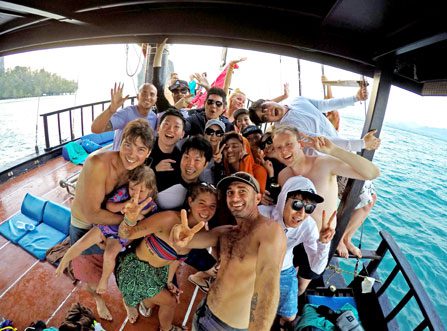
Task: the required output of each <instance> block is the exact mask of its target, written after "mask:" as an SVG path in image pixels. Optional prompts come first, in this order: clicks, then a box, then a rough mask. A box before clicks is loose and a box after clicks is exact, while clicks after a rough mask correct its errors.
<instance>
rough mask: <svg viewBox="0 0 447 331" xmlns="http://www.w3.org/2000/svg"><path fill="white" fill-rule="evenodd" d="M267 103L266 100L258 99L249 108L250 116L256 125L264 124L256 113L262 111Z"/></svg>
mask: <svg viewBox="0 0 447 331" xmlns="http://www.w3.org/2000/svg"><path fill="white" fill-rule="evenodd" d="M265 101H266V100H265V99H258V100H256V101H255V102H253V103H252V104H251V105H250V107H249V108H248V114H249V115H250V120H251V121H252V122H253V123H254V124H256V125H259V124H262V123H264V122H263V121H262V119H261V118H260V117H259V116H258V114H256V111H258V110H261V106H262V104H263V103H264V102H265Z"/></svg>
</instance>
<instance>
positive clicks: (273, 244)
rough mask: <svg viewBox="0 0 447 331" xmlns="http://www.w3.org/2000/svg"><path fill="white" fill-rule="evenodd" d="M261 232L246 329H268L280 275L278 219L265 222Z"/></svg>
mask: <svg viewBox="0 0 447 331" xmlns="http://www.w3.org/2000/svg"><path fill="white" fill-rule="evenodd" d="M261 231H263V233H262V235H261V236H260V243H259V248H258V257H257V263H256V280H255V288H254V291H253V296H252V299H251V307H250V324H249V326H248V329H249V330H256V331H258V330H270V328H271V326H272V324H273V320H274V318H275V315H276V311H277V309H278V302H279V276H280V273H281V266H282V263H283V259H284V254H285V252H286V237H285V235H284V232H283V231H282V229H281V227H280V226H279V225H278V224H277V223H270V224H268V225H265V228H264V229H262V230H261Z"/></svg>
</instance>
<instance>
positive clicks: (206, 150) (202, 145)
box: [181, 134, 213, 162]
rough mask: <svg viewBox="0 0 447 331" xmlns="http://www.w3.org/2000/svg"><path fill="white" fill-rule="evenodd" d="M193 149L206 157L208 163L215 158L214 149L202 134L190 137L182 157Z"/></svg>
mask: <svg viewBox="0 0 447 331" xmlns="http://www.w3.org/2000/svg"><path fill="white" fill-rule="evenodd" d="M191 149H195V150H197V151H199V152H200V154H201V155H203V156H205V160H206V162H209V161H210V160H211V158H212V157H213V148H212V147H211V143H210V142H209V141H208V140H206V139H205V138H204V137H203V136H202V135H201V134H198V135H195V136H191V137H188V138H187V139H186V140H185V142H184V143H183V146H182V150H181V155H182V156H183V154H185V153H188V152H189V151H190V150H191Z"/></svg>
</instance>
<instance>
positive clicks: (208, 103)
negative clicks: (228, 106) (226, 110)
mask: <svg viewBox="0 0 447 331" xmlns="http://www.w3.org/2000/svg"><path fill="white" fill-rule="evenodd" d="M206 104H207V105H209V106H211V105H214V104H216V107H222V105H223V102H222V101H216V100H213V99H208V100H206Z"/></svg>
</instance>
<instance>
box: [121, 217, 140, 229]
mask: <svg viewBox="0 0 447 331" xmlns="http://www.w3.org/2000/svg"><path fill="white" fill-rule="evenodd" d="M123 222H124V224H126V225H127V226H130V227H134V226H135V225H137V222H132V221H130V220H129V219H128V218H127V216H126V215H124V219H123Z"/></svg>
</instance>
